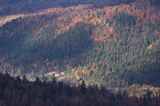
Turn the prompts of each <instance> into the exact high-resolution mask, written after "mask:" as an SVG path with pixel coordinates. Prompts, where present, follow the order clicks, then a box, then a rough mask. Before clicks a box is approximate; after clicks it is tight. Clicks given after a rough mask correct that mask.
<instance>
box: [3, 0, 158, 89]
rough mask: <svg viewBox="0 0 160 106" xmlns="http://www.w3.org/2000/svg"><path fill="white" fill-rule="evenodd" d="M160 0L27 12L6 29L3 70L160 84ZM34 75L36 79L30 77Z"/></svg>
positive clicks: (100, 81) (117, 82) (105, 81)
mask: <svg viewBox="0 0 160 106" xmlns="http://www.w3.org/2000/svg"><path fill="white" fill-rule="evenodd" d="M157 4H159V1H157V0H137V1H134V2H129V3H127V4H126V3H125V4H124V3H122V4H121V3H120V4H118V5H112V6H109V7H104V6H103V7H101V8H97V6H94V5H87V4H85V5H79V6H71V7H67V8H63V7H61V8H60V7H53V8H48V9H45V10H41V11H38V12H35V13H27V14H25V16H24V17H21V18H16V19H15V20H11V21H10V22H8V23H5V24H4V25H2V27H0V60H1V64H0V70H1V72H5V71H7V72H9V73H10V74H11V75H17V74H20V75H21V74H26V75H27V76H29V77H28V78H29V79H30V78H35V77H37V76H39V77H41V78H43V79H44V80H49V78H50V77H53V76H54V75H50V76H48V75H49V73H50V72H59V71H65V74H64V75H58V77H57V79H58V80H64V81H68V82H73V83H76V84H77V83H79V82H81V81H82V80H85V81H86V83H87V84H94V83H96V84H99V85H101V84H102V85H105V86H114V87H115V86H126V85H131V84H134V83H139V84H148V85H153V86H159V84H160V79H159V78H160V77H159V75H160V43H159V40H160V36H159V35H160V27H159V26H160V19H159V17H160V11H159V5H157ZM30 76H32V77H30Z"/></svg>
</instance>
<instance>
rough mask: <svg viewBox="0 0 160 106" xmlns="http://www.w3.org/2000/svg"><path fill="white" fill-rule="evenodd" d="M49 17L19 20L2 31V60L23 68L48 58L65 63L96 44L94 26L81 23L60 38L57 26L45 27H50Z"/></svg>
mask: <svg viewBox="0 0 160 106" xmlns="http://www.w3.org/2000/svg"><path fill="white" fill-rule="evenodd" d="M44 18H45V19H44ZM49 18H50V17H48V18H46V17H40V18H38V17H36V18H35V20H34V19H32V18H31V19H28V18H27V19H26V20H24V19H17V20H14V21H12V22H10V23H8V24H6V25H4V26H3V27H2V28H0V52H1V54H0V57H2V58H4V59H5V60H6V61H7V62H9V63H13V64H22V65H23V64H32V63H35V62H36V61H40V62H42V63H43V61H45V60H46V59H49V60H50V61H52V60H61V61H63V60H64V59H66V58H67V59H70V58H74V57H76V56H78V55H80V54H81V53H82V52H83V51H84V50H87V49H88V48H89V47H90V46H91V45H92V41H91V39H90V38H91V37H90V36H91V27H92V26H91V25H86V24H83V23H78V24H76V25H75V26H74V27H73V28H71V29H69V30H67V31H65V32H64V33H62V34H59V35H56V34H55V30H56V25H54V24H53V23H52V24H51V23H49V27H43V26H47V25H48V24H46V23H47V22H48V20H50V19H49ZM52 21H53V20H52ZM49 22H50V21H49ZM43 24H44V25H43ZM28 26H30V27H28Z"/></svg>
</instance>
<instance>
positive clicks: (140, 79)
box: [125, 62, 160, 87]
mask: <svg viewBox="0 0 160 106" xmlns="http://www.w3.org/2000/svg"><path fill="white" fill-rule="evenodd" d="M126 76H127V78H126V79H125V80H126V81H127V82H129V85H132V84H145V85H152V86H159V87H160V63H159V62H155V63H148V64H145V65H143V66H141V67H140V68H139V69H138V70H137V71H134V70H132V71H131V70H130V71H128V73H127V74H126Z"/></svg>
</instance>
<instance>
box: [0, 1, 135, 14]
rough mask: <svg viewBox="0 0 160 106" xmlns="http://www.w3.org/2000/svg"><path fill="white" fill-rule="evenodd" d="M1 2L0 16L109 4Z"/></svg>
mask: <svg viewBox="0 0 160 106" xmlns="http://www.w3.org/2000/svg"><path fill="white" fill-rule="evenodd" d="M133 1H135V0H109V1H108V3H109V5H118V4H120V3H128V2H133ZM0 3H2V4H4V5H5V6H4V8H2V9H1V10H0V14H1V15H0V16H5V15H11V14H23V13H32V12H36V11H39V10H42V9H47V8H51V7H64V8H66V7H70V6H78V5H84V4H86V5H87V4H90V5H93V6H94V7H97V8H102V7H105V6H107V0H51V1H49V0H48V1H47V0H45V1H42V0H37V1H35V0H26V1H15V2H14V0H12V1H10V0H8V2H7V0H6V1H3V0H2V1H1V0H0Z"/></svg>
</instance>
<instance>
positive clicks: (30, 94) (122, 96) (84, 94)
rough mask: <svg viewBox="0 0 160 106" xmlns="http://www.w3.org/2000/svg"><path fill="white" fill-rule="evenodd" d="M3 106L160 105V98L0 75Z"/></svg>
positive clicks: (95, 87) (0, 103) (82, 85)
mask: <svg viewBox="0 0 160 106" xmlns="http://www.w3.org/2000/svg"><path fill="white" fill-rule="evenodd" d="M0 85H1V86H0V106H159V105H160V96H157V97H155V96H152V93H151V92H150V91H148V92H147V93H146V95H145V96H144V97H142V98H138V97H135V96H133V97H128V95H127V92H125V91H123V92H122V91H119V92H117V93H116V94H113V93H111V92H110V91H109V90H106V89H105V88H104V87H101V89H100V88H98V87H97V86H88V87H86V85H85V82H84V81H83V82H82V83H81V85H79V86H77V87H72V86H70V85H68V84H65V83H63V82H57V81H56V80H55V79H53V80H52V82H41V81H39V79H36V81H35V82H28V81H27V80H26V79H25V77H23V79H22V80H21V79H20V77H17V78H12V77H10V76H9V75H8V74H6V75H2V74H0Z"/></svg>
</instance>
